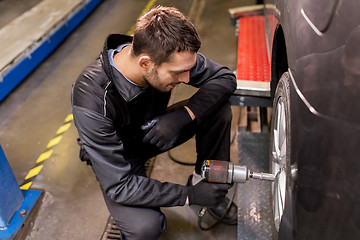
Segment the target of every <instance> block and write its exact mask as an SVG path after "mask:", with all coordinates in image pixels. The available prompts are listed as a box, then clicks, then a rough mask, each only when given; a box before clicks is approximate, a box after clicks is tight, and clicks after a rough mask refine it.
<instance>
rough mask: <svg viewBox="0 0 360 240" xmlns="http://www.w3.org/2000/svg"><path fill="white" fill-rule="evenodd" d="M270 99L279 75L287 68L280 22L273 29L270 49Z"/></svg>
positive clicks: (284, 43) (273, 94) (273, 93)
mask: <svg viewBox="0 0 360 240" xmlns="http://www.w3.org/2000/svg"><path fill="white" fill-rule="evenodd" d="M270 67H271V81H270V93H271V99H272V100H273V98H274V96H275V91H276V87H277V85H278V83H279V81H280V78H281V76H282V75H283V74H284V73H285V72H286V71H287V70H288V56H287V49H286V42H285V35H284V31H283V28H282V25H281V24H278V25H277V26H276V28H275V31H274V38H273V43H272V51H271V65H270Z"/></svg>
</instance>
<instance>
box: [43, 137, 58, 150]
mask: <svg viewBox="0 0 360 240" xmlns="http://www.w3.org/2000/svg"><path fill="white" fill-rule="evenodd" d="M61 139H62V136H57V137H55V138H53V139H51V140H50V142H49V143H48V145H47V146H46V147H47V148H51V147H53V146H55V145H56V144H58V143H59V142H60V141H61Z"/></svg>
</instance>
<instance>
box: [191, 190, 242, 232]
mask: <svg viewBox="0 0 360 240" xmlns="http://www.w3.org/2000/svg"><path fill="white" fill-rule="evenodd" d="M236 188H237V184H235V190H234V194H233V195H232V197H231V199H230V201H229V203H228V205H227V206H226V211H225V213H224V214H223V215H222V216H221V217H220V218H219V219H218V220H217V221H216V222H215V223H214V224H213V225H211V226H210V227H207V228H206V227H203V226H201V221H202V219H203V217H204V215H205V213H206V211H207V208H206V207H203V208H201V209H200V211H199V218H198V226H199V228H200V229H201V230H203V231H210V230H212V229H214V228H215V227H216V226H217V225H218V224H219V223H220V222H222V220H223V219H224V218H225V216H226V214H227V213H228V212H229V210H230V206H231V203H232V202H233V200H234V198H235V194H236Z"/></svg>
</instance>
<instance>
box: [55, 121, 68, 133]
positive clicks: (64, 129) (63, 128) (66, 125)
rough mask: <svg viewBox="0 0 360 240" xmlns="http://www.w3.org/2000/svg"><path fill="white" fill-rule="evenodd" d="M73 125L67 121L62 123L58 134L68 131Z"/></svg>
mask: <svg viewBox="0 0 360 240" xmlns="http://www.w3.org/2000/svg"><path fill="white" fill-rule="evenodd" d="M70 126H71V123H66V124H64V125H62V126H61V127H59V129H58V130H57V131H56V134H57V135H59V134H61V133H63V132H66V131H67V130H68V129H69V128H70Z"/></svg>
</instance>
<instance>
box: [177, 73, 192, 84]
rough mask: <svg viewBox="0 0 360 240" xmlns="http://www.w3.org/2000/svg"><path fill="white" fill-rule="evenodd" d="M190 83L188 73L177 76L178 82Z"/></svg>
mask: <svg viewBox="0 0 360 240" xmlns="http://www.w3.org/2000/svg"><path fill="white" fill-rule="evenodd" d="M189 81H190V72H184V73H182V74H181V75H180V76H179V82H182V83H188V82H189Z"/></svg>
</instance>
